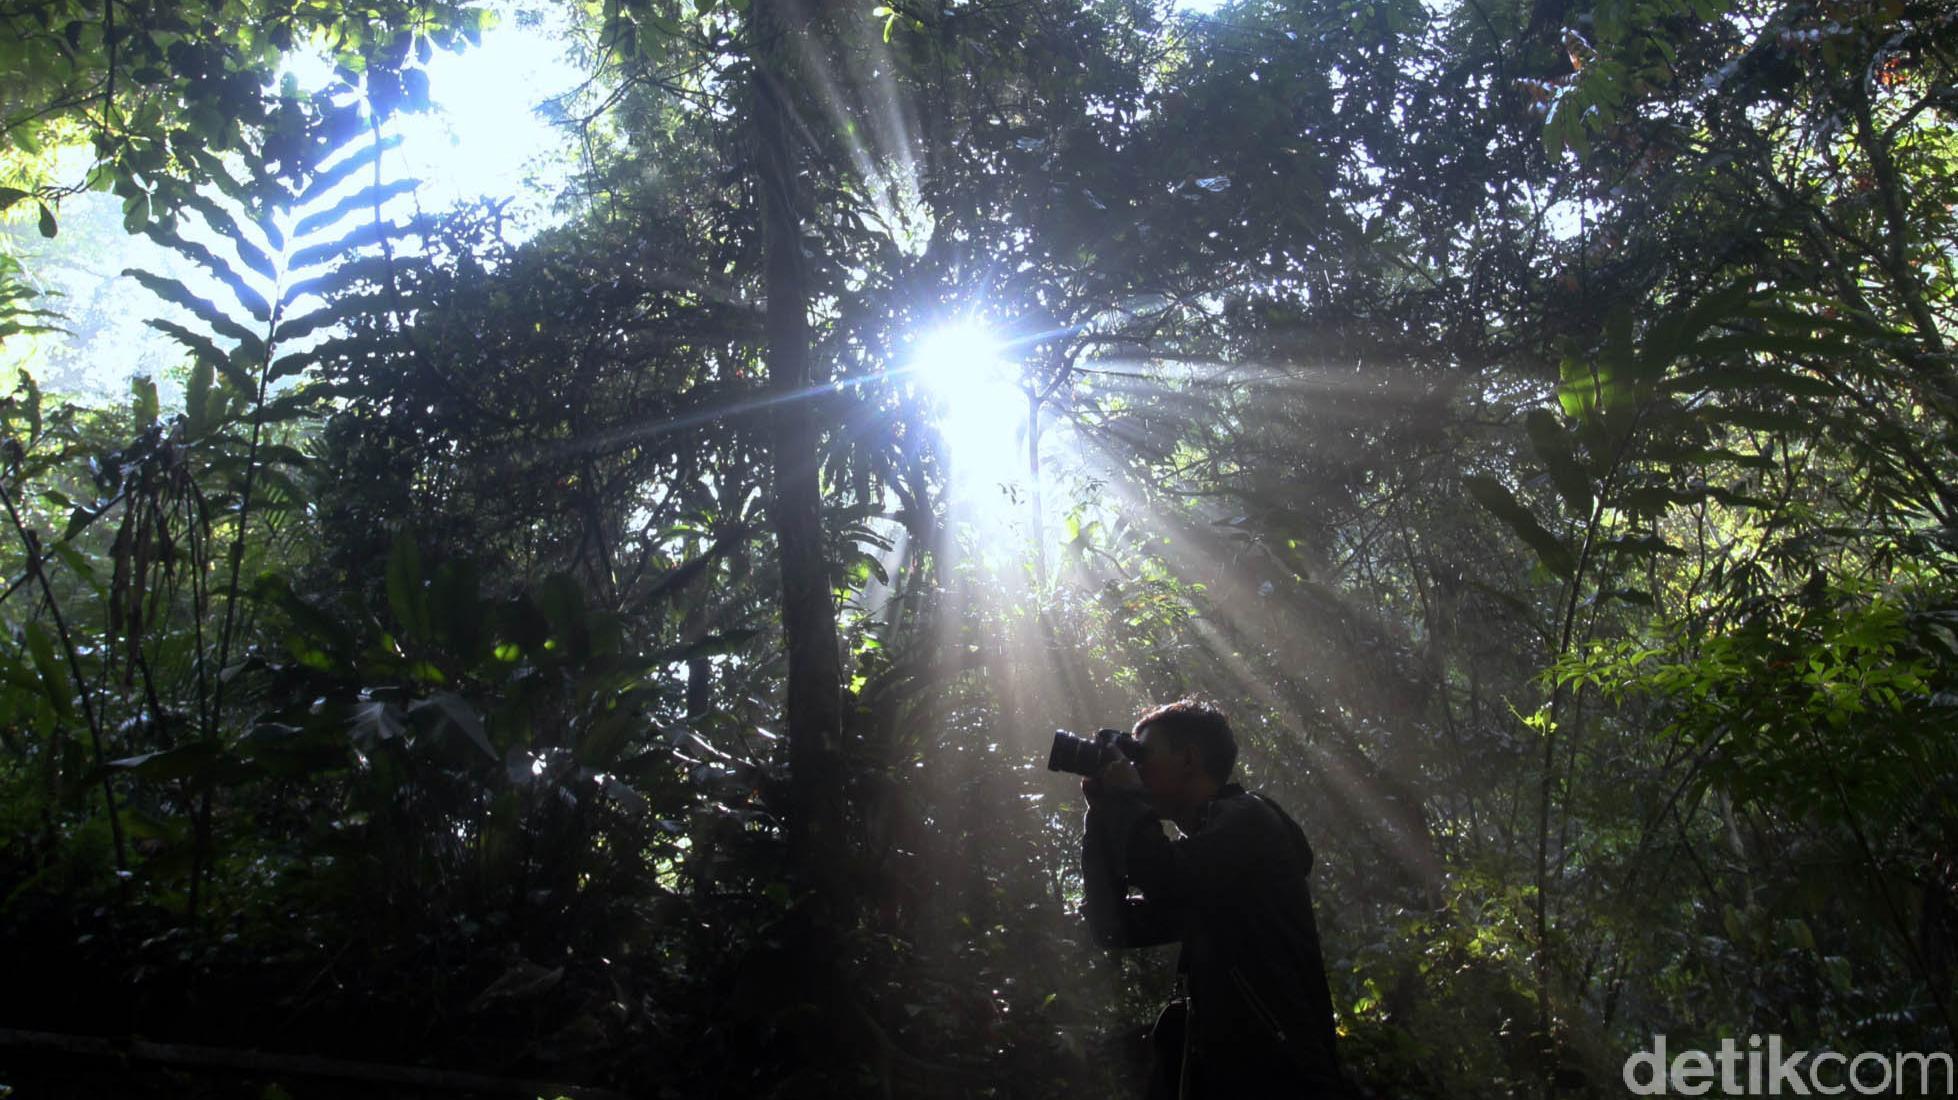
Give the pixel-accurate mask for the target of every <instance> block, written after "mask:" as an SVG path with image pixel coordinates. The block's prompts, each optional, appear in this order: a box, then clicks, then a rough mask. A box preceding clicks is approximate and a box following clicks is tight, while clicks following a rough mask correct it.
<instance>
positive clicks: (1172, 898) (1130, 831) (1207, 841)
mask: <svg viewBox="0 0 1958 1100" xmlns="http://www.w3.org/2000/svg"><path fill="white" fill-rule="evenodd" d="M1236 801H1237V802H1238V803H1239V804H1237V805H1226V804H1224V803H1216V804H1213V805H1214V806H1215V809H1214V811H1213V814H1214V816H1213V817H1212V818H1211V820H1210V821H1209V822H1208V823H1207V824H1206V825H1205V826H1204V827H1203V828H1202V829H1201V830H1200V831H1198V832H1197V833H1196V834H1195V835H1194V836H1185V837H1182V838H1180V839H1177V840H1171V839H1169V838H1168V837H1166V836H1164V835H1163V829H1162V824H1161V822H1160V821H1159V820H1158V819H1157V817H1156V815H1155V814H1153V813H1147V812H1146V809H1145V813H1144V814H1143V815H1140V816H1137V817H1135V818H1134V819H1133V820H1132V821H1130V822H1128V823H1127V824H1126V825H1125V826H1122V827H1123V828H1125V829H1126V832H1125V833H1123V834H1122V835H1123V836H1125V837H1126V845H1127V847H1126V854H1127V858H1126V860H1125V862H1124V865H1123V866H1124V871H1125V873H1126V879H1127V882H1128V883H1129V884H1130V885H1132V886H1135V887H1136V888H1138V889H1140V890H1141V891H1142V896H1143V897H1144V898H1146V899H1147V900H1149V901H1151V902H1162V903H1164V904H1166V905H1172V906H1181V905H1185V904H1188V903H1189V902H1190V901H1192V900H1194V899H1196V898H1200V897H1220V896H1223V895H1225V894H1228V893H1230V892H1232V891H1234V890H1237V889H1240V888H1242V887H1243V886H1244V884H1245V883H1247V882H1249V881H1252V880H1253V878H1254V877H1255V876H1256V875H1257V874H1259V872H1260V868H1268V867H1269V866H1270V864H1271V860H1272V858H1273V856H1274V855H1275V853H1273V852H1272V850H1271V839H1272V837H1271V835H1270V830H1268V829H1265V828H1261V827H1260V824H1261V823H1260V822H1259V820H1258V818H1259V814H1258V808H1257V807H1255V806H1252V805H1247V804H1243V802H1242V800H1236Z"/></svg>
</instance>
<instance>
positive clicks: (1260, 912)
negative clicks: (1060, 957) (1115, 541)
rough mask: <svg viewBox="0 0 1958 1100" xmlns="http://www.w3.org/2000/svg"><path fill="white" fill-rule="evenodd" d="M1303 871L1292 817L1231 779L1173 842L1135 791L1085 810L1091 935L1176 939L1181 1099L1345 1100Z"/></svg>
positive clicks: (1304, 846)
mask: <svg viewBox="0 0 1958 1100" xmlns="http://www.w3.org/2000/svg"><path fill="white" fill-rule="evenodd" d="M1311 870H1312V847H1311V845H1310V844H1308V843H1307V842H1306V839H1305V833H1304V831H1303V830H1302V829H1300V828H1299V826H1298V824H1297V823H1296V822H1294V821H1293V820H1292V819H1291V817H1290V816H1289V815H1287V814H1286V813H1285V811H1284V810H1282V809H1280V808H1279V807H1278V804H1277V803H1275V802H1272V801H1271V800H1270V799H1267V798H1265V797H1263V796H1262V795H1256V794H1251V793H1249V792H1247V791H1245V790H1244V788H1242V787H1240V786H1238V785H1237V784H1235V783H1231V784H1227V785H1225V786H1224V787H1223V788H1222V789H1220V790H1219V791H1218V792H1217V795H1216V796H1215V797H1214V798H1212V799H1211V800H1210V801H1209V802H1208V803H1206V804H1205V805H1204V807H1203V809H1202V810H1201V811H1200V812H1199V818H1198V822H1197V826H1196V829H1195V831H1193V832H1192V833H1190V834H1189V835H1187V836H1184V837H1182V838H1180V839H1177V840H1171V839H1169V838H1168V837H1167V836H1165V835H1164V834H1163V829H1162V823H1161V818H1160V817H1158V815H1157V814H1156V813H1155V812H1154V811H1153V810H1152V809H1151V808H1150V807H1149V804H1148V800H1147V798H1146V796H1144V795H1143V794H1142V793H1141V792H1139V791H1125V790H1111V791H1109V792H1108V793H1107V794H1106V795H1104V796H1103V797H1102V798H1101V799H1099V800H1098V802H1097V804H1096V806H1095V807H1094V808H1093V809H1090V810H1089V812H1088V818H1087V823H1086V835H1085V836H1084V838H1083V844H1082V871H1083V878H1084V880H1085V882H1084V891H1083V892H1084V906H1083V908H1084V910H1085V914H1086V916H1087V920H1088V927H1089V930H1090V931H1091V932H1092V934H1093V935H1094V938H1095V942H1096V943H1097V944H1099V945H1100V946H1102V947H1106V948H1124V947H1149V946H1154V945H1156V944H1164V943H1170V942H1172V941H1176V940H1181V941H1182V944H1183V949H1182V953H1181V955H1180V956H1179V958H1178V960H1177V970H1178V972H1179V973H1181V974H1183V975H1184V976H1185V977H1186V979H1187V989H1188V991H1189V1004H1190V1008H1189V1013H1190V1020H1191V1028H1190V1042H1189V1044H1188V1045H1187V1046H1186V1047H1185V1049H1186V1050H1188V1051H1189V1055H1188V1057H1189V1061H1190V1065H1189V1067H1188V1071H1187V1073H1185V1074H1184V1075H1183V1078H1182V1079H1183V1080H1184V1081H1185V1082H1187V1085H1186V1087H1185V1091H1184V1092H1183V1097H1182V1100H1193V1098H1206V1100H1207V1098H1213V1097H1267V1096H1269V1097H1308V1098H1315V1100H1316V1098H1319V1097H1340V1098H1344V1097H1347V1096H1350V1095H1351V1093H1350V1092H1349V1091H1348V1089H1347V1086H1346V1084H1345V1082H1344V1079H1343V1078H1342V1077H1341V1075H1340V1071H1339V1061H1338V1057H1337V1055H1336V1053H1335V1051H1334V1046H1333V1012H1332V998H1331V996H1330V994H1329V993H1328V991H1327V986H1326V971H1325V963H1324V961H1323V959H1322V956H1321V954H1320V949H1319V930H1318V926H1317V924H1316V923H1315V922H1314V920H1313V917H1312V892H1311V888H1310V886H1309V885H1308V883H1307V875H1308V874H1309V873H1310V872H1311ZM1131 888H1134V889H1136V890H1139V891H1140V892H1141V894H1142V896H1141V898H1140V899H1137V898H1131V897H1129V896H1128V893H1129V890H1130V889H1131ZM1159 1076H1161V1075H1159ZM1160 1087H1161V1086H1159V1088H1160ZM1152 1095H1167V1096H1175V1095H1176V1092H1175V1090H1174V1089H1173V1088H1172V1089H1169V1090H1168V1091H1166V1092H1159V1093H1152Z"/></svg>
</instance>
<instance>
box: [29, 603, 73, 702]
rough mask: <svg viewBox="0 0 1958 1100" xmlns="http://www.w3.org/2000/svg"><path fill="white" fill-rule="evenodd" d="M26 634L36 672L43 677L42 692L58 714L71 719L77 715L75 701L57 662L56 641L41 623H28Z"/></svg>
mask: <svg viewBox="0 0 1958 1100" xmlns="http://www.w3.org/2000/svg"><path fill="white" fill-rule="evenodd" d="M26 634H27V652H28V654H29V655H30V656H32V657H33V659H34V671H35V672H37V673H39V674H40V676H41V690H42V691H43V692H45V693H46V694H47V697H48V702H50V703H52V704H54V710H55V713H56V714H58V715H60V716H61V717H63V718H68V717H71V716H72V715H73V714H74V713H75V700H74V697H73V695H72V694H71V692H70V691H69V688H68V681H67V678H66V677H65V676H63V675H62V673H61V666H60V665H59V664H57V663H56V662H55V659H54V639H53V638H52V637H50V636H49V634H48V631H47V628H46V627H44V626H42V625H41V624H40V623H28V624H27V628H26Z"/></svg>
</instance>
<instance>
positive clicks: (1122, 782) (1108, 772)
mask: <svg viewBox="0 0 1958 1100" xmlns="http://www.w3.org/2000/svg"><path fill="white" fill-rule="evenodd" d="M1114 756H1115V759H1113V760H1110V761H1109V762H1108V763H1106V764H1104V765H1102V769H1101V774H1100V775H1098V776H1096V777H1095V778H1094V780H1093V782H1097V783H1100V784H1101V786H1102V788H1103V789H1104V790H1111V791H1139V790H1141V789H1142V773H1141V772H1138V771H1136V770H1135V765H1134V764H1132V763H1130V762H1129V758H1128V757H1126V756H1123V755H1122V754H1121V753H1115V754H1114Z"/></svg>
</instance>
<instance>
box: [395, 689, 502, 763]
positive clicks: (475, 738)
mask: <svg viewBox="0 0 1958 1100" xmlns="http://www.w3.org/2000/svg"><path fill="white" fill-rule="evenodd" d="M427 710H434V711H436V712H437V713H438V714H440V715H441V717H442V718H443V720H444V721H446V722H447V723H448V724H449V725H452V726H454V727H455V728H456V729H457V730H458V731H460V732H461V733H462V735H463V736H464V737H467V738H468V739H469V743H470V744H472V745H474V746H476V747H477V748H479V749H481V750H483V755H484V756H487V757H489V758H490V759H491V760H501V759H503V758H502V757H501V756H499V755H497V752H496V749H495V748H494V747H493V746H492V745H491V744H490V739H489V734H488V733H486V732H484V730H483V720H482V719H481V718H478V717H477V716H476V711H475V709H474V708H472V707H471V706H470V705H469V704H468V702H467V701H465V700H464V699H463V698H462V696H460V695H457V694H455V693H453V692H447V691H444V692H438V693H437V694H434V695H431V696H429V697H428V698H426V699H422V700H419V701H417V702H415V703H414V704H413V705H411V706H409V708H408V713H410V714H417V713H420V712H422V711H427Z"/></svg>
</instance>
